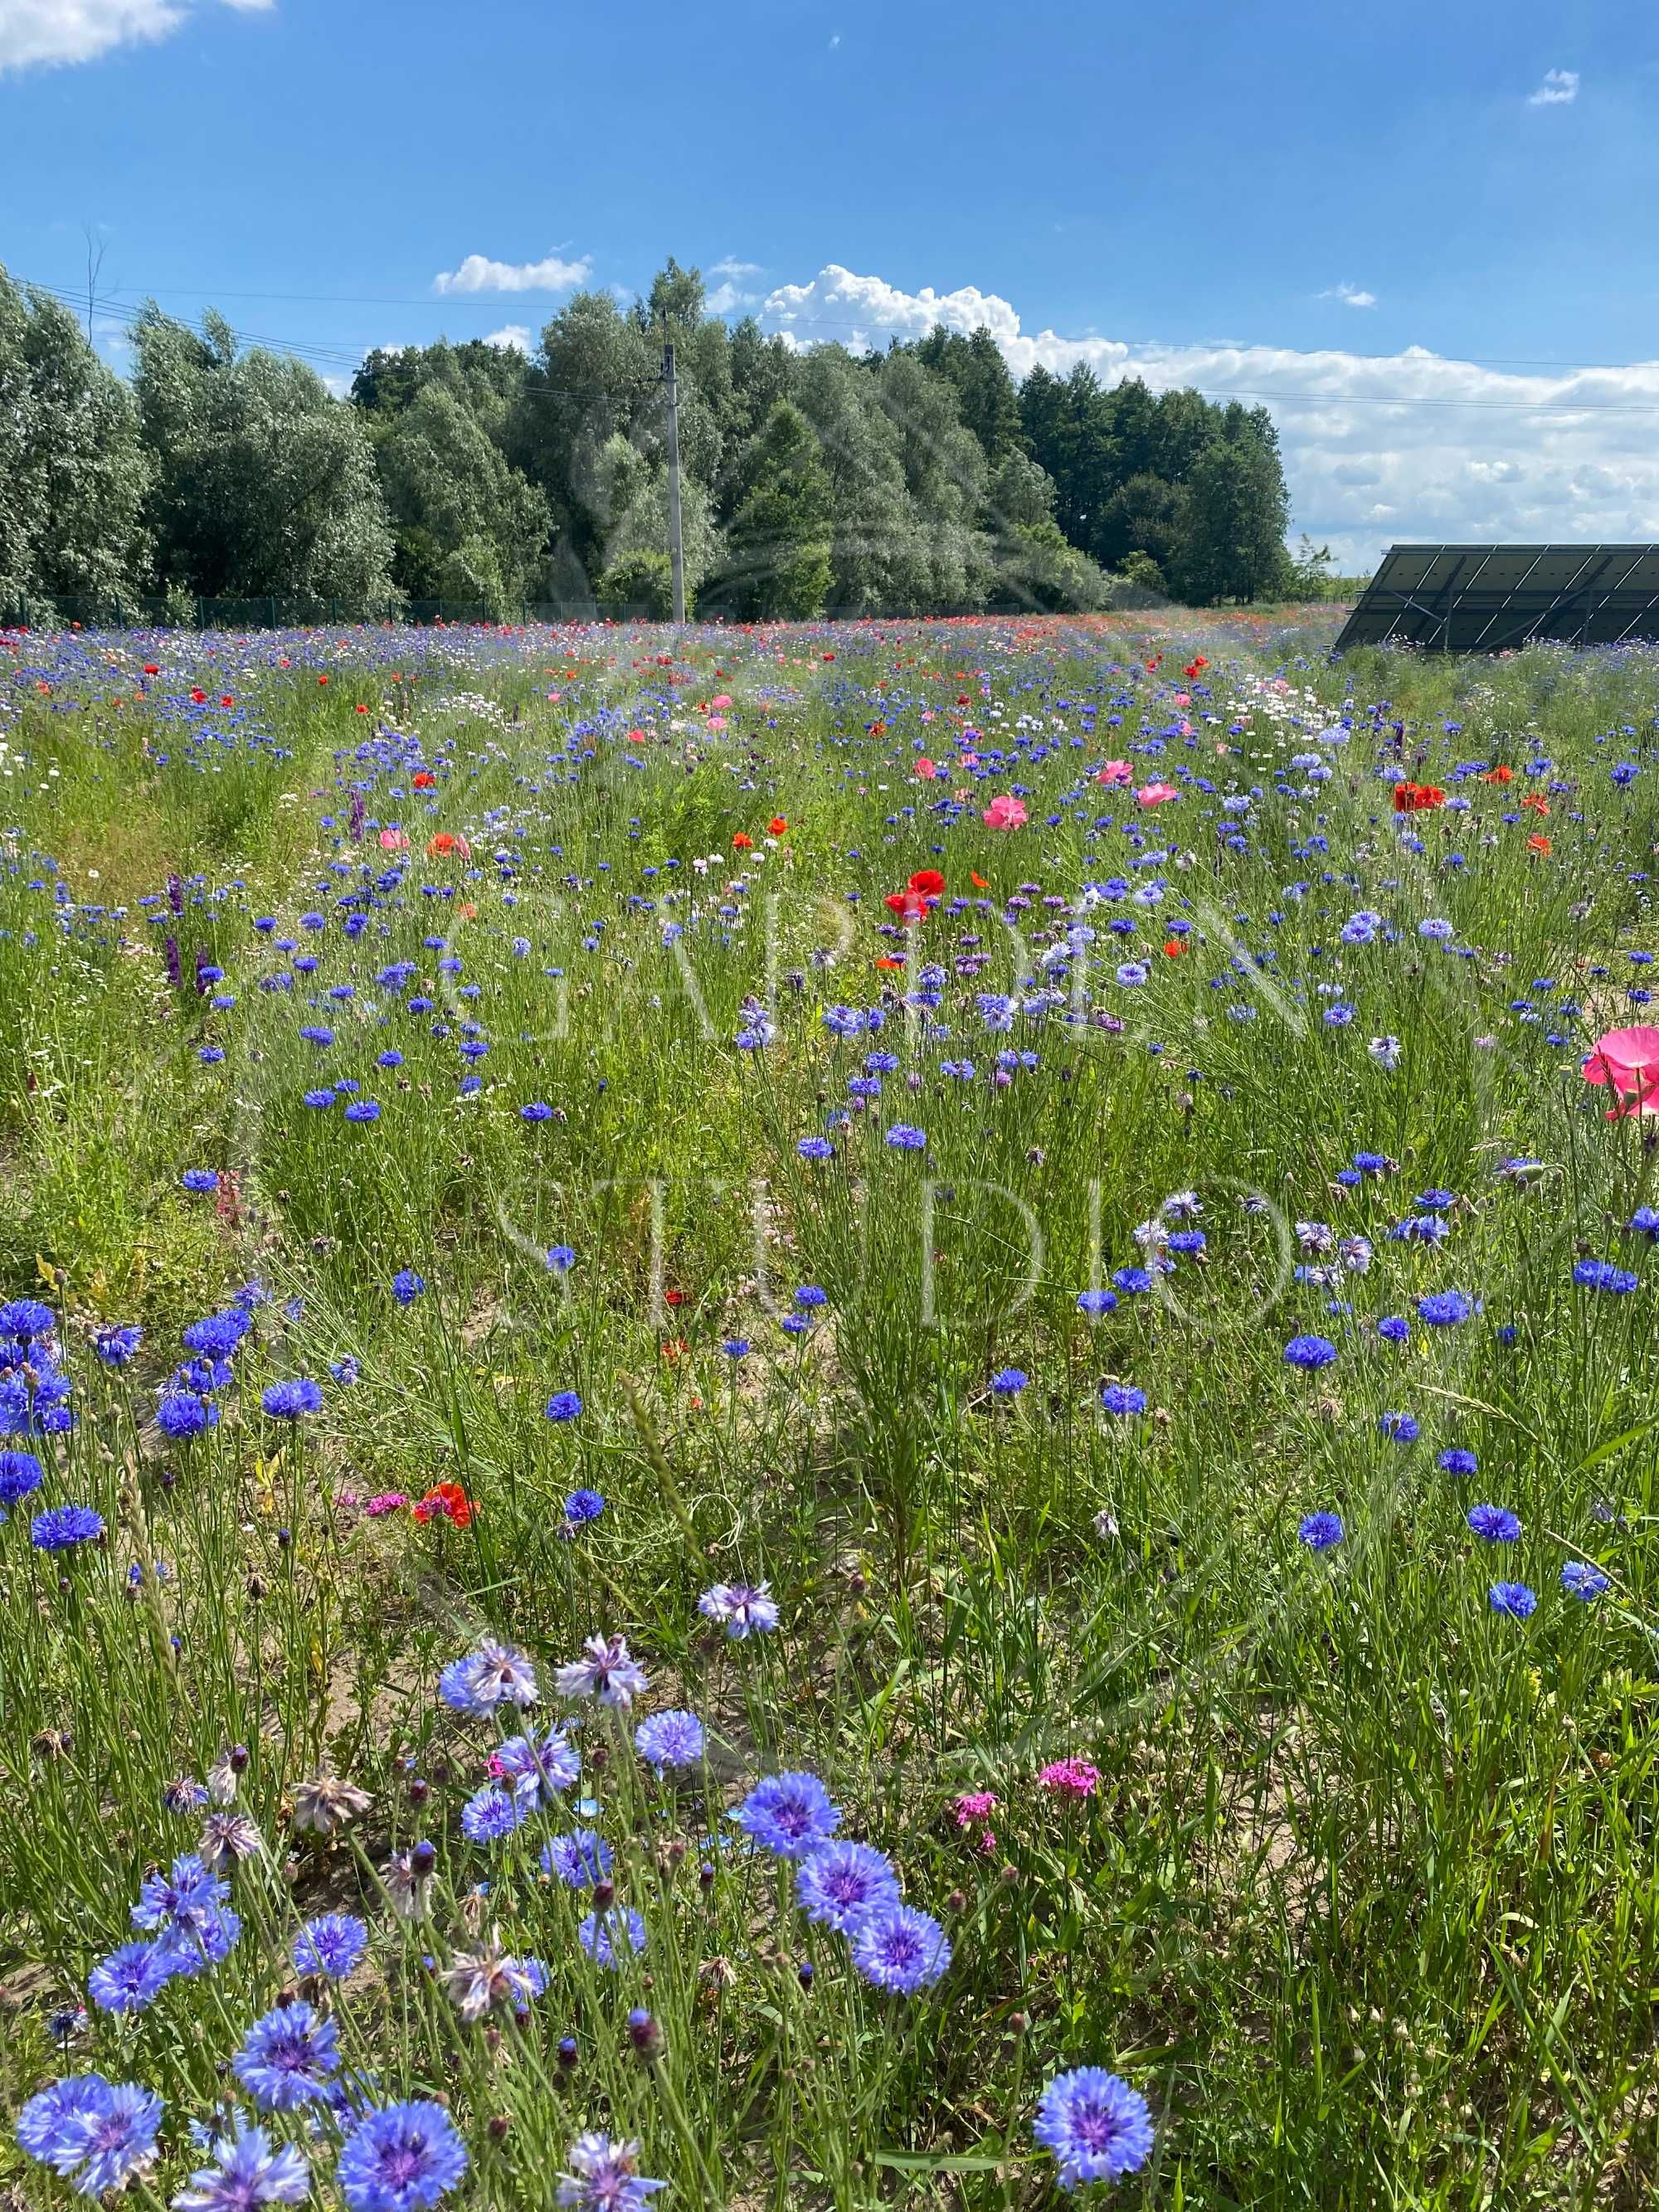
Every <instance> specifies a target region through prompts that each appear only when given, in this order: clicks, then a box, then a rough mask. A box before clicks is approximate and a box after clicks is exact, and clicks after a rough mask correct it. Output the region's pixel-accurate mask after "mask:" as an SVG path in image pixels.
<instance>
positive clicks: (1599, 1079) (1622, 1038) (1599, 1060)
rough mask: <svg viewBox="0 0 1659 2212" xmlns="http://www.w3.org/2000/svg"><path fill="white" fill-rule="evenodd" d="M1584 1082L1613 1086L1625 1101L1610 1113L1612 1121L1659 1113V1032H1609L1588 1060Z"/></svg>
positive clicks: (1593, 1046) (1656, 1030)
mask: <svg viewBox="0 0 1659 2212" xmlns="http://www.w3.org/2000/svg"><path fill="white" fill-rule="evenodd" d="M1584 1080H1585V1082H1586V1083H1606V1084H1610V1085H1612V1087H1613V1090H1614V1091H1618V1092H1619V1093H1620V1097H1621V1098H1623V1099H1626V1103H1621V1104H1620V1105H1616V1106H1613V1107H1612V1108H1610V1109H1609V1110H1608V1114H1607V1119H1608V1121H1617V1120H1618V1119H1619V1117H1620V1115H1621V1114H1641V1113H1643V1112H1644V1111H1646V1110H1648V1109H1653V1110H1655V1111H1659V1029H1650V1028H1648V1027H1645V1026H1644V1027H1641V1028H1638V1029H1631V1030H1608V1031H1607V1035H1606V1036H1602V1037H1598V1038H1597V1039H1596V1041H1595V1043H1594V1044H1593V1045H1592V1046H1591V1047H1590V1048H1589V1053H1588V1054H1587V1055H1586V1057H1585V1060H1584Z"/></svg>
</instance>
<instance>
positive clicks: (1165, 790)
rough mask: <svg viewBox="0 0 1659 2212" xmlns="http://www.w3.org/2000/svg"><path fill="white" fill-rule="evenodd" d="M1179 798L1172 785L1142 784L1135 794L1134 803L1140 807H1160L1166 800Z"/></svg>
mask: <svg viewBox="0 0 1659 2212" xmlns="http://www.w3.org/2000/svg"><path fill="white" fill-rule="evenodd" d="M1180 796H1181V794H1180V793H1179V792H1178V791H1177V790H1176V787H1175V786H1174V784H1172V783H1143V784H1142V785H1141V787H1140V788H1139V791H1138V792H1136V793H1135V801H1136V804H1137V805H1140V806H1162V805H1163V804H1164V800H1165V799H1178V798H1179V797H1180Z"/></svg>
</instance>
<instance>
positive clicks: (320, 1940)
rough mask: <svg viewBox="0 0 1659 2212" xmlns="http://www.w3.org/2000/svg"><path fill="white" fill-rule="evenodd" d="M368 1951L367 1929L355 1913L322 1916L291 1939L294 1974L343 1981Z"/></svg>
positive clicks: (331, 1913) (307, 1924) (329, 1913)
mask: <svg viewBox="0 0 1659 2212" xmlns="http://www.w3.org/2000/svg"><path fill="white" fill-rule="evenodd" d="M367 1949H368V1928H367V1927H366V1926H365V1925H364V1923H362V1921H361V1920H359V1919H358V1917H357V1916H356V1913H355V1912H325V1913H322V1914H320V1915H319V1917H318V1918H317V1919H315V1920H307V1923H306V1924H305V1926H304V1927H303V1928H302V1929H301V1930H300V1932H299V1934H298V1935H297V1936H295V1939H294V1948H293V1953H292V1957H293V1960H294V1971H295V1973H297V1974H326V1975H327V1976H328V1977H329V1978H330V1979H331V1981H336V1982H340V1981H343V1980H344V1979H345V1978H346V1976H347V1975H348V1974H349V1972H351V1970H352V1968H353V1967H354V1966H356V1964H357V1961H358V1960H360V1959H361V1958H362V1955H363V1953H364V1952H365V1951H366V1950H367Z"/></svg>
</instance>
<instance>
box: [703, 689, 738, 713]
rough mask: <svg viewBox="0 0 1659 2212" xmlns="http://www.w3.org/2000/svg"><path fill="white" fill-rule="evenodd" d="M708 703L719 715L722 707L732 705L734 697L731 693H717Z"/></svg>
mask: <svg viewBox="0 0 1659 2212" xmlns="http://www.w3.org/2000/svg"><path fill="white" fill-rule="evenodd" d="M708 703H709V705H710V706H711V707H712V708H714V712H715V713H716V714H719V712H720V708H722V707H729V706H730V705H731V703H732V695H731V693H730V692H729V691H717V692H716V693H715V694H714V697H713V698H712V699H711V700H710V701H709V702H708Z"/></svg>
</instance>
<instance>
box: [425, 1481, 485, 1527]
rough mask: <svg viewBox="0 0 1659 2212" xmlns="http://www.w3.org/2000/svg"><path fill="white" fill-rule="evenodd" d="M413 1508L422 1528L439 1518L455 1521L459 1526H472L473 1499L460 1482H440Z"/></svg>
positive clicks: (456, 1525)
mask: <svg viewBox="0 0 1659 2212" xmlns="http://www.w3.org/2000/svg"><path fill="white" fill-rule="evenodd" d="M411 1510H412V1511H413V1513H414V1516H415V1518H416V1520H417V1521H418V1522H420V1523H421V1525H422V1528H424V1527H425V1525H426V1523H427V1522H428V1521H435V1520H439V1519H442V1520H445V1521H449V1522H453V1524H454V1525H455V1527H456V1528H470V1527H471V1522H472V1501H471V1498H469V1497H468V1496H467V1494H466V1492H465V1491H464V1490H463V1489H462V1487H461V1486H460V1484H459V1482H441V1483H438V1484H437V1485H436V1486H435V1487H434V1488H433V1489H431V1490H428V1492H427V1493H426V1496H425V1497H424V1498H422V1499H421V1500H420V1501H419V1502H418V1504H416V1505H415V1506H414V1507H413V1508H412V1509H411Z"/></svg>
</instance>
